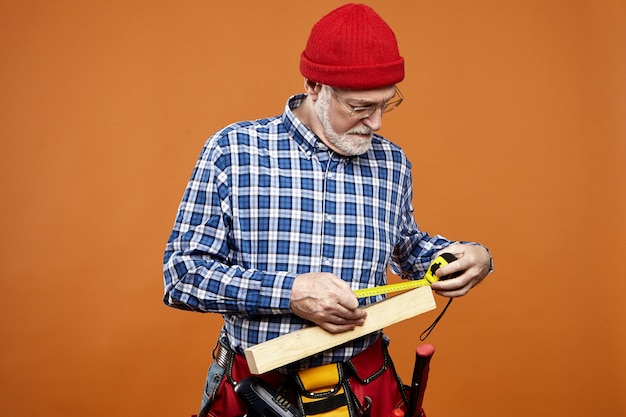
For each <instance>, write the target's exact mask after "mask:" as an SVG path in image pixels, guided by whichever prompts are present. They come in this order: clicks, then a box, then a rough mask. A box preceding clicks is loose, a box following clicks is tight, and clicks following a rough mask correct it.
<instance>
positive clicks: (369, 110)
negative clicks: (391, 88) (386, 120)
mask: <svg viewBox="0 0 626 417" xmlns="http://www.w3.org/2000/svg"><path fill="white" fill-rule="evenodd" d="M330 91H331V92H332V94H333V97H335V98H336V99H337V101H338V102H339V103H341V105H342V106H343V107H344V108H345V109H346V110H347V111H348V113H349V114H350V117H353V118H355V119H367V118H368V117H370V116H371V115H372V114H374V112H375V111H376V110H378V109H380V110H381V112H383V113H387V112H389V111H391V110H393V109H395V108H396V107H398V106H399V105H400V104H401V103H402V101H403V100H404V96H403V95H402V93H401V92H400V89H399V88H398V87H396V95H395V96H394V97H392V98H391V100H393V101H387V102H385V103H383V104H374V105H371V106H351V105H349V104H348V103H346V102H345V101H344V100H343V99H341V98H340V97H339V96H338V95H337V92H336V91H335V89H334V88H331V89H330ZM396 97H397V99H396V100H394V98H396Z"/></svg>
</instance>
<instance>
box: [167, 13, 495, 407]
mask: <svg viewBox="0 0 626 417" xmlns="http://www.w3.org/2000/svg"><path fill="white" fill-rule="evenodd" d="M300 71H301V73H302V75H303V76H304V87H305V90H306V94H301V95H295V96H293V97H291V98H290V99H289V100H288V102H287V105H286V107H285V110H284V113H283V114H282V115H280V116H276V117H271V118H267V119H261V120H255V121H249V122H240V123H236V124H232V125H230V126H227V127H225V128H224V129H222V130H220V131H219V132H217V133H216V134H214V135H213V136H212V137H211V138H210V139H209V140H208V141H207V142H206V144H205V146H204V149H203V151H202V154H201V156H200V158H199V160H198V162H197V164H196V167H195V169H194V171H193V174H192V177H191V180H190V181H189V184H188V186H187V189H186V191H185V194H184V197H183V200H182V203H181V205H180V207H179V211H178V215H177V218H176V223H175V225H174V229H173V231H172V234H171V236H170V238H169V241H168V243H167V248H166V251H165V259H164V279H165V297H164V300H165V303H166V304H167V305H169V306H172V307H176V308H181V309H187V310H194V311H200V312H215V313H221V314H222V316H223V318H224V327H223V329H222V333H221V337H220V342H219V343H218V345H217V347H216V350H215V351H214V357H215V362H214V363H213V365H212V366H211V367H210V369H209V374H208V376H207V383H206V387H205V393H204V394H205V395H204V398H203V408H202V412H201V414H203V415H215V416H231V415H232V416H239V415H243V414H244V413H245V407H244V406H243V404H242V403H241V402H240V401H239V400H238V399H237V397H236V396H235V395H234V394H233V385H235V384H236V383H237V382H238V381H240V380H241V379H242V378H245V377H247V376H249V371H248V369H247V365H246V363H245V359H243V356H242V353H243V351H244V349H246V348H248V347H250V346H254V345H256V344H258V343H262V342H264V341H267V340H270V339H273V338H276V337H278V336H280V335H283V334H286V333H289V332H292V331H294V330H297V329H300V328H302V327H303V326H305V325H310V324H311V323H315V324H317V325H319V326H321V327H322V328H323V329H325V330H327V331H329V332H332V333H338V332H345V331H349V330H352V329H354V328H355V327H356V326H361V325H363V323H364V322H365V321H366V320H367V317H366V313H365V312H364V311H363V309H362V308H361V307H363V306H364V305H366V304H370V303H372V302H375V301H379V300H381V299H382V296H378V297H372V298H369V299H364V300H361V303H359V300H358V299H357V297H356V296H355V294H354V293H353V290H356V289H359V288H366V287H373V286H378V285H384V284H385V283H386V271H387V268H388V267H390V268H391V269H392V271H393V272H394V273H396V274H398V275H400V276H402V277H403V278H406V279H421V278H423V276H424V273H425V271H426V269H427V268H428V266H429V264H430V262H431V261H432V260H433V259H434V258H435V257H436V256H437V255H438V254H439V253H441V252H443V251H444V249H445V251H446V252H451V253H453V254H454V255H455V256H456V257H457V258H458V260H457V261H455V262H452V263H450V264H449V265H447V266H445V267H443V268H440V270H439V272H438V275H440V276H444V275H450V274H455V273H458V274H459V275H458V277H456V278H453V279H449V280H445V281H439V282H436V283H434V284H433V286H432V288H433V290H434V291H436V292H437V293H439V294H440V295H443V296H447V297H457V296H462V295H464V294H466V293H467V292H468V291H469V290H470V289H471V288H472V287H474V286H475V285H477V284H478V283H479V282H480V281H481V280H482V279H483V278H484V277H485V276H486V275H487V274H488V273H489V272H490V270H491V256H490V254H489V252H488V250H487V249H486V248H485V247H484V246H482V245H479V244H475V243H461V242H453V241H450V240H448V239H446V238H443V237H441V236H439V235H437V236H429V235H428V234H427V233H425V232H423V231H421V230H419V228H418V226H417V225H416V223H415V220H414V218H413V208H412V206H411V200H412V183H411V172H410V169H411V166H410V163H409V161H408V160H407V158H406V155H405V154H404V152H403V151H402V150H401V149H400V148H399V147H398V146H396V145H394V144H393V143H391V142H390V141H388V140H387V139H385V138H383V137H382V136H380V135H377V134H376V133H375V132H376V131H378V130H379V129H380V128H381V123H382V116H383V113H385V112H387V111H390V110H393V109H394V108H396V107H397V106H399V105H400V104H401V103H402V100H403V96H402V94H401V92H400V90H399V88H398V87H397V84H398V83H399V82H400V81H402V80H403V78H404V60H403V58H402V57H401V56H400V53H399V51H398V46H397V42H396V38H395V35H394V33H393V31H392V30H391V28H389V26H388V25H387V24H386V23H385V22H384V21H383V20H382V19H381V17H380V16H379V15H377V14H376V12H374V11H373V10H372V9H371V8H369V7H367V6H364V5H356V4H348V5H345V6H343V7H340V8H338V9H336V10H334V11H332V12H331V13H329V14H328V15H326V16H325V17H323V18H322V19H321V20H320V21H319V22H318V23H316V24H315V26H314V27H313V29H312V31H311V34H310V37H309V39H308V42H307V45H306V48H305V50H304V52H303V53H302V55H301V62H300ZM387 342H388V341H387V339H386V338H385V337H384V335H382V332H375V333H372V334H370V335H367V336H365V337H361V338H358V339H356V340H353V341H351V342H349V343H347V344H345V345H341V346H339V347H337V348H334V349H330V350H328V351H325V352H322V353H320V354H317V355H314V356H312V357H309V358H306V359H304V360H302V361H298V362H296V363H293V364H290V365H288V366H285V367H284V368H281V369H279V370H277V371H272V372H270V373H268V374H266V375H263V378H264V379H265V380H266V381H268V382H269V383H270V385H272V386H273V387H275V388H277V389H280V390H281V392H283V393H285V395H288V396H289V395H291V397H290V398H293V399H294V401H296V402H297V403H298V404H299V406H300V408H301V409H303V410H304V411H305V412H307V414H308V413H315V414H318V413H320V414H319V415H331V414H324V413H323V412H327V413H334V412H338V411H337V410H344V411H339V413H340V414H332V415H346V416H347V415H351V416H352V415H361V414H362V413H370V415H372V416H388V415H389V414H390V412H391V411H392V410H393V409H394V408H395V407H397V406H399V405H400V406H401V405H402V403H403V402H405V401H406V397H405V396H404V393H402V392H401V389H400V388H399V387H401V383H400V382H399V379H398V378H397V375H396V374H395V371H393V366H389V364H390V360H389V358H388V356H387V351H386V345H387ZM276 354H280V352H276ZM329 366H330V367H331V368H332V369H333V372H334V373H333V375H335V374H336V377H337V378H338V381H339V382H338V384H339V385H338V386H341V389H339V390H334V391H333V389H334V385H333V384H330V385H329V387H330V388H329V390H328V393H329V394H328V397H332V396H333V395H335V394H337V392H339V393H340V394H341V395H342V398H340V399H337V398H335V399H334V400H332V401H330V400H327V398H324V399H326V401H322V400H320V401H319V404H317V405H315V407H318V408H315V409H313V408H311V407H312V406H311V405H310V404H309V402H311V401H313V402H314V400H316V398H313V397H311V396H308V397H307V394H306V392H307V391H313V390H314V389H321V388H320V387H322V385H323V384H322V385H320V386H311V385H310V384H309V385H308V386H307V383H309V382H307V381H309V380H308V379H307V378H305V376H304V373H305V372H306V373H307V374H308V372H314V373H315V372H316V370H318V369H328V367H329ZM321 374H322V373H320V374H319V375H321ZM380 375H384V376H382V377H379V376H380ZM334 377H335V376H333V378H334ZM313 379H314V380H316V381H317V380H319V378H318V377H315V378H313ZM322 379H323V378H322ZM372 381H373V382H372ZM331 385H332V386H331ZM290 386H291V388H290ZM295 386H300V390H299V391H298V392H297V393H295V394H294V392H295V391H296V389H295V388H294V387H295ZM290 390H291V393H290ZM337 395H339V394H337ZM341 413H343V414H341Z"/></svg>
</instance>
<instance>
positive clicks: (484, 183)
mask: <svg viewBox="0 0 626 417" xmlns="http://www.w3.org/2000/svg"><path fill="white" fill-rule="evenodd" d="M340 4H341V2H339V1H318V2H309V3H307V4H305V3H302V2H297V1H287V0H283V1H278V0H274V1H263V2H260V1H249V2H243V1H221V2H214V1H210V0H205V1H193V0H189V1H165V0H150V1H148V0H145V1H137V0H135V1H132V0H131V1H126V0H125V1H119V0H114V1H96V0H93V1H78V0H75V1H69V0H66V1H63V0H61V1H35V0H30V1H28V0H26V1H19V2H18V1H6V0H5V1H1V2H0V16H1V17H0V19H1V25H0V48H1V49H0V53H1V60H2V65H1V67H0V106H1V107H0V134H1V137H2V148H1V149H2V151H1V152H0V174H1V176H0V178H1V180H0V181H1V182H0V184H1V186H2V189H1V192H2V194H1V196H2V197H1V198H2V200H1V203H0V204H1V214H2V216H0V222H1V228H2V229H1V242H0V243H1V247H0V257H1V258H0V260H1V272H0V279H1V281H0V288H2V297H1V298H2V301H1V302H0V320H1V323H0V349H1V356H0V415H3V416H26V415H46V416H48V417H56V416H92V417H99V416H131V415H132V416H138V415H141V416H153V417H157V416H163V417H166V416H168V417H174V416H179V417H184V416H188V415H190V414H192V413H194V412H195V411H196V409H197V407H198V405H199V401H200V391H201V389H202V384H203V381H204V376H205V372H206V368H207V366H208V365H209V363H210V351H211V348H212V347H213V344H214V340H215V337H216V335H217V332H218V328H219V326H220V322H221V320H220V318H219V317H218V316H214V315H202V314H194V313H186V312H181V311H176V310H173V309H168V308H166V307H165V306H164V305H163V304H162V302H161V296H162V278H161V259H162V251H163V248H164V245H165V241H166V239H167V236H168V234H169V231H170V228H171V226H172V224H173V221H174V215H175V211H176V208H177V205H178V203H179V200H180V198H181V196H182V192H183V188H184V186H185V184H186V182H187V179H188V177H189V175H190V173H191V169H192V166H193V164H194V163H195V159H196V157H197V155H198V153H199V152H200V148H201V146H202V144H203V142H204V141H205V139H206V138H207V137H208V136H209V135H210V134H212V133H213V132H214V131H215V130H217V129H219V128H221V127H222V126H223V125H225V124H227V123H230V122H233V121H236V120H242V119H249V118H256V117H263V116H268V115H274V114H278V113H280V112H281V111H282V108H283V106H284V103H285V100H286V98H287V97H288V96H289V95H291V94H293V93H297V92H301V91H302V90H303V88H302V79H301V76H300V75H299V72H298V57H299V53H300V52H301V50H302V49H303V47H304V43H305V41H306V38H307V36H308V33H309V30H310V27H311V26H312V25H313V23H314V22H315V21H317V20H318V19H319V18H320V17H321V16H322V15H323V14H325V13H326V12H328V11H330V10H331V9H332V8H334V7H335V6H338V5H340ZM368 4H370V5H371V6H373V7H374V8H375V9H376V10H377V11H378V12H379V13H380V14H381V15H382V16H383V17H384V18H385V19H386V20H387V21H388V22H389V23H390V25H391V26H392V27H393V28H394V30H395V32H396V35H397V37H398V39H399V44H400V48H401V51H402V54H403V55H404V57H405V59H406V80H405V81H404V82H403V83H402V84H401V88H402V91H403V92H404V94H405V96H406V101H405V103H404V104H403V105H402V107H401V108H400V109H398V110H397V111H396V112H393V113H390V114H389V115H386V116H385V125H384V127H383V131H382V133H383V134H385V135H386V136H388V137H389V138H391V139H393V140H395V141H396V142H397V143H399V144H400V145H402V146H403V147H404V148H405V149H406V151H407V153H408V154H409V156H410V158H411V159H412V161H413V163H414V174H415V179H416V195H415V206H416V216H417V219H418V222H419V223H420V225H421V227H422V228H423V229H425V230H427V231H429V232H431V233H441V234H444V235H446V236H448V237H450V238H455V239H468V240H477V241H481V242H484V243H486V244H487V245H489V246H490V248H491V249H492V251H493V253H494V256H495V265H496V271H495V273H494V274H493V275H492V276H491V277H489V278H488V279H487V281H485V283H484V284H482V285H481V286H479V287H478V288H476V289H475V290H474V291H473V292H472V293H471V294H470V295H469V296H467V297H464V298H461V299H459V300H457V301H456V302H455V303H453V304H452V307H451V309H450V310H449V312H448V314H447V315H446V317H445V318H444V319H443V321H442V322H441V323H440V324H439V326H438V327H437V329H436V330H435V331H434V333H433V334H432V336H431V337H430V339H429V340H428V341H429V342H431V343H433V344H434V345H435V346H436V348H437V352H436V353H435V357H434V358H433V363H432V370H431V379H430V382H429V386H428V391H427V393H426V406H427V410H428V411H429V416H431V417H437V416H447V417H450V416H459V417H461V416H509V417H515V416H520V417H521V416H524V417H526V416H529V415H541V416H569V417H571V416H587V415H597V416H618V415H625V414H626V400H625V398H626V397H625V396H624V393H625V392H626V354H625V353H624V352H626V329H625V328H626V326H625V317H626V315H625V308H624V301H623V300H624V293H625V291H626V269H625V266H624V265H625V263H624V252H626V245H625V244H624V238H625V237H626V233H625V232H626V116H625V115H626V81H625V78H626V77H625V74H626V56H625V51H626V32H625V28H626V3H625V2H624V1H618V0H613V1H611V0H580V1H576V0H560V1H559V0H512V1H500V0H474V1H465V0H438V1H413V0H410V1H409V0H406V1H387V0H384V1H383V0H380V1H370V2H368ZM444 301H445V300H442V299H438V304H439V308H441V306H442V305H443V302H444ZM435 315H436V312H432V314H431V313H428V314H426V315H424V316H421V317H418V318H415V319H412V320H409V321H407V322H404V323H402V324H398V325H396V326H393V327H391V328H389V329H388V331H387V332H388V334H389V335H390V336H391V337H392V339H393V340H392V353H393V355H394V358H395V361H396V364H397V366H398V368H399V369H400V372H401V375H402V377H403V378H404V379H405V381H406V382H409V380H410V376H411V372H412V367H413V352H414V349H415V347H416V346H417V345H418V344H419V341H418V335H419V333H420V332H421V331H422V330H423V329H424V328H425V327H426V326H427V325H428V324H429V323H430V321H432V319H433V318H434V317H435Z"/></svg>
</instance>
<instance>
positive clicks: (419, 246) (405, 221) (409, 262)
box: [389, 170, 454, 279]
mask: <svg viewBox="0 0 626 417" xmlns="http://www.w3.org/2000/svg"><path fill="white" fill-rule="evenodd" d="M402 189H403V194H402V204H401V210H400V218H399V220H398V230H399V231H398V240H397V242H396V246H395V248H394V252H393V256H392V259H391V262H390V263H389V267H390V269H391V271H392V272H393V273H394V274H396V275H398V276H400V277H402V278H404V279H421V278H423V277H424V274H426V271H427V270H428V267H429V266H430V263H431V262H432V260H433V258H434V257H435V255H436V254H437V253H438V252H439V251H440V250H441V249H443V248H445V247H447V246H450V245H451V244H452V243H454V242H453V241H451V240H449V239H447V238H445V237H443V236H440V235H434V236H430V235H429V234H428V233H426V232H424V231H422V230H420V228H419V227H418V225H417V223H416V222H415V217H414V209H413V204H412V199H413V187H412V179H411V174H410V170H409V171H408V173H407V175H406V177H405V179H404V183H403V187H402Z"/></svg>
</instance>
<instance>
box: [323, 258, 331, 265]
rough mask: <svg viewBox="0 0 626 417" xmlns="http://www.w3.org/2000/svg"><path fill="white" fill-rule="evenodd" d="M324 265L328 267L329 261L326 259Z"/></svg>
mask: <svg viewBox="0 0 626 417" xmlns="http://www.w3.org/2000/svg"><path fill="white" fill-rule="evenodd" d="M324 265H326V266H330V259H328V258H326V259H324Z"/></svg>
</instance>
